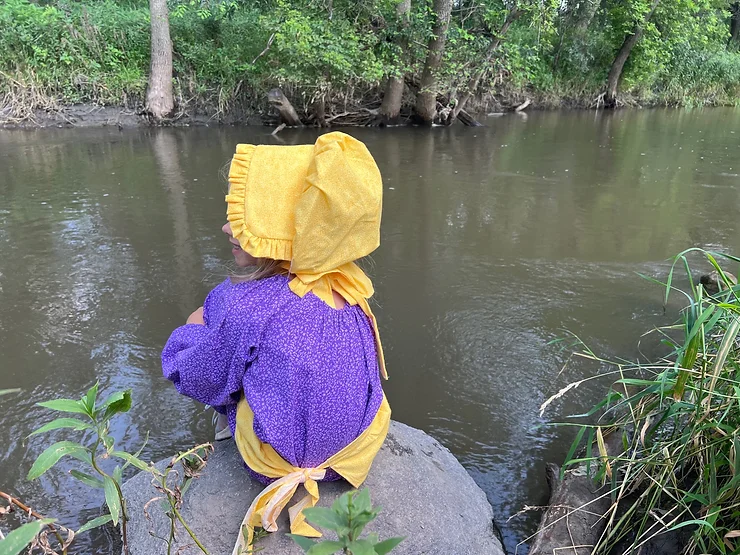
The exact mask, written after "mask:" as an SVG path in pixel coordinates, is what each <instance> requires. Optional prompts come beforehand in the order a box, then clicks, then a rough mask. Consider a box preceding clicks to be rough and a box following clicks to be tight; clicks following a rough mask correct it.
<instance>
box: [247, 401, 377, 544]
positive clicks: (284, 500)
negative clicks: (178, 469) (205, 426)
mask: <svg viewBox="0 0 740 555" xmlns="http://www.w3.org/2000/svg"><path fill="white" fill-rule="evenodd" d="M390 421H391V407H390V405H389V404H388V401H387V400H386V398H385V395H384V396H383V402H382V403H381V405H380V408H379V409H378V413H377V414H376V415H375V418H373V421H372V422H371V424H370V426H368V428H367V429H366V430H365V431H364V432H362V433H361V434H360V435H359V436H358V437H357V439H355V440H354V441H353V442H352V443H350V444H349V445H347V447H345V448H344V449H342V450H341V451H339V452H338V453H337V454H336V455H333V456H332V457H329V458H328V459H327V460H326V461H325V462H324V463H323V464H320V465H319V466H317V467H316V468H298V467H295V466H293V465H292V464H290V463H289V462H287V461H286V460H285V459H283V458H282V457H281V456H280V455H279V454H278V453H277V451H275V449H273V448H272V447H271V446H270V445H269V444H267V443H262V442H261V441H260V440H259V438H258V437H257V435H256V434H255V433H254V413H253V412H252V409H251V408H250V406H249V404H248V403H247V401H246V399H244V398H243V397H242V399H241V401H239V404H238V406H237V412H236V433H235V434H234V440H235V441H236V446H237V448H238V449H239V453H240V454H241V456H242V458H243V459H244V462H245V463H247V466H249V468H251V469H252V470H253V471H255V472H257V473H259V474H262V475H263V476H267V477H268V478H276V481H275V482H273V483H272V484H270V485H269V486H267V487H266V488H265V489H264V490H263V491H262V493H260V494H259V495H258V496H257V497H256V498H255V499H254V501H253V502H252V505H251V506H250V507H249V510H248V511H247V514H246V515H245V516H244V520H243V521H242V524H241V526H240V527H239V538H238V540H237V543H236V545H235V546H234V551H233V553H232V555H238V554H239V553H240V552H241V550H242V549H244V547H245V545H246V546H249V545H251V544H252V539H253V537H254V529H255V528H264V529H265V530H267V531H268V532H275V531H276V530H277V528H278V527H277V518H278V516H279V515H280V513H281V512H282V510H283V509H284V508H285V506H286V505H287V504H288V502H289V501H290V500H291V498H292V497H293V495H294V494H295V492H296V490H297V489H298V486H299V485H300V484H303V485H304V487H305V488H306V491H307V492H308V494H307V495H306V496H305V497H303V499H301V500H300V501H299V502H298V503H296V504H295V505H293V506H292V507H291V508H290V509H288V514H289V516H290V531H291V532H292V533H293V534H299V535H301V536H308V537H313V538H316V537H320V536H321V533H320V532H318V531H317V530H316V529H314V528H312V527H311V526H310V525H309V524H308V523H307V522H306V518H305V517H304V516H303V509H305V508H306V507H313V506H314V505H316V503H317V502H318V500H319V486H318V484H317V483H316V482H317V481H319V480H322V479H323V478H324V476H325V474H326V470H327V469H328V468H331V469H332V470H334V471H335V472H337V473H338V474H339V475H340V476H342V477H343V478H344V479H345V480H347V481H348V482H349V483H350V484H352V485H353V486H354V487H355V488H357V487H359V486H360V485H361V484H362V482H364V481H365V478H367V474H368V472H369V471H370V466H371V465H372V463H373V460H374V459H375V455H377V453H378V451H379V450H380V447H381V446H382V445H383V441H385V436H386V434H387V433H388V427H389V426H390ZM245 526H246V527H247V538H246V544H245V539H244V534H243V533H242V530H243V529H244V527H245Z"/></svg>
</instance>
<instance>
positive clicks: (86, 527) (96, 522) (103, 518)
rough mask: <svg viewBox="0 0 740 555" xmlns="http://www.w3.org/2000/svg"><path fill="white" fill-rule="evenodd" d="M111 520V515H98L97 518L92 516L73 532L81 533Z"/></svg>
mask: <svg viewBox="0 0 740 555" xmlns="http://www.w3.org/2000/svg"><path fill="white" fill-rule="evenodd" d="M111 520H113V517H112V516H111V515H103V516H99V517H98V518H94V519H92V520H91V521H90V522H87V523H85V524H83V525H82V526H81V527H80V529H79V530H77V532H75V534H82V532H87V531H88V530H92V529H93V528H98V527H100V526H103V525H105V524H108V523H109V522H110V521H111Z"/></svg>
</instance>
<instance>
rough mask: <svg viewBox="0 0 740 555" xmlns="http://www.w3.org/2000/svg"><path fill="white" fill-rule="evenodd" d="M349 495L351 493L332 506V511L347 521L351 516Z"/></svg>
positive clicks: (341, 496) (340, 497)
mask: <svg viewBox="0 0 740 555" xmlns="http://www.w3.org/2000/svg"><path fill="white" fill-rule="evenodd" d="M349 493H350V492H347V493H345V494H343V495H340V496H339V497H338V498H337V500H336V501H334V503H332V506H331V510H332V511H334V513H335V514H337V515H338V516H341V517H344V518H345V519H346V518H347V516H349ZM304 513H305V511H304Z"/></svg>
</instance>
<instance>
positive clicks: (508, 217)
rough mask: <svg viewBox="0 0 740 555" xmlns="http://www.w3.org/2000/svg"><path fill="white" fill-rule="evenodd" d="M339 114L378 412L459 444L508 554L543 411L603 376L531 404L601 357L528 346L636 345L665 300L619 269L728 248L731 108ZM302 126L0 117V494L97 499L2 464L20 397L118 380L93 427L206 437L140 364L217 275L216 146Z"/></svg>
mask: <svg viewBox="0 0 740 555" xmlns="http://www.w3.org/2000/svg"><path fill="white" fill-rule="evenodd" d="M350 132H351V133H353V134H355V135H356V136H357V137H358V138H360V139H361V140H363V141H365V142H366V143H367V145H368V147H369V148H370V150H371V152H372V153H373V154H374V155H375V157H376V159H377V161H378V164H379V166H380V168H381V171H382V173H383V177H384V183H385V199H384V215H383V229H382V245H381V247H380V249H379V250H378V251H377V252H376V253H375V255H374V257H373V259H374V268H373V269H372V275H373V277H374V280H375V284H376V289H377V297H376V301H377V308H376V315H377V316H378V319H379V321H380V325H381V330H382V333H383V338H384V344H385V346H386V357H387V361H388V369H389V372H390V374H391V380H390V381H389V382H388V383H387V384H386V386H387V387H386V390H387V394H388V397H389V400H390V402H391V405H392V406H393V410H394V417H395V418H396V419H398V420H400V421H402V422H405V423H407V424H410V425H412V426H416V427H418V428H421V429H423V430H425V431H427V432H428V433H430V434H431V435H433V436H434V437H435V438H437V439H439V440H440V441H441V442H442V443H443V444H444V445H445V446H447V447H448V448H449V449H450V450H451V451H452V452H453V453H454V454H455V455H456V456H457V457H458V458H459V459H460V461H461V462H462V463H463V465H464V466H465V467H466V468H467V469H468V471H469V472H470V474H471V475H472V477H473V478H474V479H475V480H476V482H477V483H478V484H479V485H480V486H481V487H482V488H483V489H484V490H485V492H486V494H487V495H488V498H489V500H490V501H491V503H492V505H493V506H494V509H495V514H496V518H497V521H498V524H499V526H500V527H501V528H502V530H503V533H504V537H505V541H506V545H507V548H508V549H509V550H510V551H512V552H514V550H515V549H516V545H517V543H518V542H520V541H522V540H524V539H525V538H526V536H527V535H528V534H530V533H531V532H532V531H533V528H534V527H535V525H536V522H537V520H538V518H539V513H538V512H536V511H535V512H530V513H527V514H525V515H522V516H515V517H514V518H512V519H511V520H509V521H508V522H507V520H508V519H509V517H511V516H512V515H514V514H515V513H517V512H518V511H519V510H520V509H522V508H523V507H524V506H525V505H530V506H534V505H540V504H542V503H544V502H545V501H546V499H547V485H546V482H545V479H544V461H546V460H550V461H555V462H560V461H561V460H562V458H563V457H564V455H565V453H566V451H567V449H568V445H569V442H570V441H571V439H572V432H571V431H569V430H568V429H563V428H553V427H549V426H546V424H548V423H550V422H556V421H561V420H562V419H564V418H565V416H567V415H568V414H572V413H574V412H580V411H582V410H583V409H584V408H586V407H588V406H590V404H592V403H593V402H595V401H596V400H597V399H598V398H599V396H600V395H601V394H602V393H603V388H604V386H605V384H604V382H601V383H599V382H598V381H594V382H590V383H587V384H584V385H583V386H581V387H580V388H579V389H577V390H575V391H573V392H571V393H569V394H568V395H566V396H565V397H563V398H562V399H560V400H559V401H558V402H556V403H554V404H553V405H552V407H551V409H550V410H549V411H547V412H546V413H545V415H544V416H542V417H541V416H540V415H539V410H538V409H539V406H540V405H541V403H542V402H543V401H544V400H545V399H547V398H548V397H549V396H550V395H552V394H553V393H555V392H556V391H558V389H559V388H561V387H563V386H564V385H566V384H567V383H569V382H571V381H574V380H577V379H580V378H583V377H586V376H588V375H590V374H593V373H595V372H598V371H600V370H601V368H600V367H598V366H596V365H594V364H587V363H585V362H579V361H577V360H576V361H574V362H573V363H571V364H568V365H565V368H564V369H563V366H564V364H565V363H566V360H567V356H568V355H567V352H561V351H560V350H559V348H558V347H557V346H554V345H549V344H548V343H549V342H550V341H552V340H554V339H556V338H558V337H563V336H564V335H565V333H566V332H565V330H568V331H570V332H573V333H575V334H577V335H578V336H579V337H581V339H583V340H584V341H585V342H586V343H587V344H588V345H589V346H590V347H591V348H592V349H593V350H594V351H596V352H597V353H599V354H602V355H604V356H623V357H633V356H636V355H637V354H638V341H639V339H640V336H641V334H643V333H644V332H646V331H648V330H649V329H651V328H652V327H654V326H657V325H663V324H668V323H670V322H671V321H673V320H674V319H675V318H676V317H677V312H676V309H675V307H669V310H668V311H667V313H664V311H663V307H662V290H661V288H660V287H659V286H656V285H653V284H651V283H650V282H648V281H647V280H645V279H643V278H642V277H640V276H639V275H638V274H644V275H647V276H650V277H654V278H658V279H663V278H665V276H666V273H667V271H668V268H669V265H670V264H669V262H667V260H668V259H669V258H670V257H672V256H673V255H675V254H676V253H678V252H679V251H681V250H682V249H685V248H687V247H691V246H702V247H707V248H711V249H714V250H721V251H726V252H731V253H735V254H738V253H740V234H738V232H737V227H736V223H737V220H738V212H739V211H740V111H733V110H727V109H713V110H704V111H623V112H617V113H616V114H601V113H594V112H573V113H533V114H530V115H529V116H528V117H519V116H507V117H502V118H498V119H496V118H491V119H489V120H487V121H486V127H484V128H477V129H474V128H463V127H453V128H449V129H443V128H440V129H436V128H435V129H432V130H427V129H414V128H397V129H383V130H379V129H354V130H351V131H350ZM317 134H318V131H316V130H304V131H283V132H282V133H281V134H280V135H279V139H275V138H273V137H271V136H270V130H269V129H267V128H260V127H251V128H197V129H196V128H193V129H164V130H124V131H118V130H111V129H79V130H69V129H64V130H38V131H0V388H5V387H20V388H22V390H23V391H22V392H21V393H20V394H16V395H12V396H5V397H1V398H0V415H1V416H0V419H1V422H2V426H0V489H2V490H5V491H11V492H14V493H17V494H19V495H20V496H21V497H23V498H24V499H25V500H27V501H28V502H29V503H31V504H32V505H33V506H34V508H36V509H37V510H39V511H40V512H42V513H44V514H48V515H51V516H55V517H57V518H60V519H61V521H62V522H63V523H65V524H68V525H70V526H74V525H76V524H78V523H79V522H81V521H83V520H84V519H85V518H88V517H90V516H91V515H96V514H97V512H96V511H97V510H98V507H99V506H100V505H101V503H102V495H100V494H99V492H98V491H92V492H91V491H89V490H87V489H86V487H85V486H81V485H80V484H78V483H76V482H74V480H72V479H71V478H70V477H68V476H67V475H66V474H65V472H64V471H65V470H66V469H68V468H70V467H71V466H72V465H71V464H66V463H65V464H62V465H61V467H60V468H59V469H55V470H53V471H50V472H49V473H47V474H46V475H45V476H44V477H42V478H41V479H40V480H38V481H36V482H32V483H29V482H26V481H25V479H24V476H25V474H26V472H27V471H28V469H29V468H30V465H31V464H32V462H33V460H34V458H35V456H37V455H38V454H39V453H40V452H41V451H42V450H43V449H44V447H45V446H46V445H48V442H50V441H51V439H52V438H54V439H56V440H59V439H63V438H64V434H62V433H52V434H50V436H52V437H50V438H42V437H34V438H31V439H25V437H26V436H27V434H28V433H29V432H30V431H31V430H33V429H34V428H36V427H38V426H39V425H40V424H41V423H43V422H45V421H46V419H48V418H49V414H48V411H46V410H45V409H41V408H39V407H36V406H34V403H36V402H39V401H42V400H46V399H50V398H55V397H78V396H79V395H80V394H81V393H82V392H83V391H84V390H86V389H87V388H88V387H90V386H91V385H92V384H93V383H94V382H95V381H96V380H99V381H100V384H101V388H102V390H103V391H104V392H105V393H108V392H111V391H114V390H119V389H123V388H131V389H133V395H134V407H133V409H132V411H131V412H130V413H129V414H127V415H126V416H124V417H121V418H119V419H118V420H117V421H116V422H115V423H114V426H113V431H114V434H115V436H116V437H117V438H118V440H119V444H120V445H121V446H122V447H125V448H127V449H130V450H135V449H136V448H137V447H138V446H139V445H140V444H141V442H142V441H143V440H144V438H145V436H146V434H149V443H148V445H147V447H146V449H145V451H144V456H145V457H146V458H147V459H158V458H163V457H165V456H167V455H169V454H172V453H174V452H175V451H176V450H177V449H181V448H185V447H189V446H192V445H193V444H195V443H197V442H202V441H207V440H209V439H210V434H211V429H210V419H209V416H208V415H207V414H206V413H204V411H203V410H202V408H201V407H199V406H198V405H196V404H195V403H194V402H191V401H189V400H186V399H184V398H181V397H179V396H178V395H177V394H176V393H175V391H174V389H173V388H172V387H171V386H170V384H169V383H168V382H167V381H166V380H164V379H163V378H162V376H161V370H160V366H159V352H160V349H161V347H162V345H163V344H164V342H165V341H166V339H167V337H168V335H169V333H170V331H171V330H172V329H173V328H174V327H176V326H178V325H180V324H181V323H182V322H184V320H185V318H186V317H187V315H188V314H189V313H190V312H191V311H192V310H193V309H194V308H195V307H197V306H199V305H200V304H201V303H202V301H203V298H204V296H205V295H206V293H207V292H208V291H209V289H210V288H211V287H212V286H213V285H215V284H216V283H218V282H219V281H220V280H221V279H223V276H224V275H225V273H226V272H227V271H228V270H227V269H226V268H225V267H224V262H225V261H227V260H228V259H229V258H230V253H229V248H228V244H227V243H226V241H225V238H224V237H223V235H222V234H221V232H220V227H221V225H222V223H223V221H224V213H225V204H224V202H223V195H224V192H225V187H226V185H225V181H224V179H223V175H222V173H223V172H222V170H223V167H224V165H225V164H226V163H227V161H228V159H229V157H230V155H231V153H232V152H233V148H234V145H235V144H236V143H238V142H257V143H268V144H271V143H277V142H284V143H286V144H295V143H307V142H312V141H313V140H314V139H315V137H316V136H317ZM736 270H737V269H736V268H735V269H731V271H736ZM645 348H648V349H649V348H650V347H649V346H648V347H645ZM98 541H100V540H98ZM81 545H83V546H84V545H85V544H84V543H82V544H81ZM101 545H102V544H98V545H97V547H96V548H95V550H96V551H99V552H104V551H105V548H104V547H101ZM86 549H87V548H80V551H81V552H85V551H86ZM90 549H91V550H92V548H90ZM524 552H526V547H520V548H519V553H524Z"/></svg>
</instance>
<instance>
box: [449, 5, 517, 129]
mask: <svg viewBox="0 0 740 555" xmlns="http://www.w3.org/2000/svg"><path fill="white" fill-rule="evenodd" d="M520 14H521V12H520V11H519V9H518V8H514V9H513V10H511V11H510V12H509V13H508V14H507V15H506V19H505V20H504V23H503V25H501V29H499V31H498V33H496V37H495V38H494V39H493V40H492V41H491V44H490V45H489V46H488V50H486V56H485V58H484V59H483V61H482V62H481V64H480V69H478V71H477V72H476V73H474V74H473V77H472V78H471V79H470V81H469V82H468V88H467V90H466V91H465V94H463V95H462V97H461V98H460V100H459V101H458V102H457V103H456V104H455V108H454V109H453V110H452V117H451V118H450V119H449V120H448V121H449V123H450V124H451V123H453V122H454V121H455V119H457V117H458V116H459V115H460V113H461V112H463V111H464V110H465V105H466V104H467V103H468V101H469V100H470V99H471V98H472V97H473V95H474V94H475V91H476V89H477V88H478V85H479V84H480V80H481V79H482V78H483V75H484V74H485V73H486V71H488V66H489V64H490V63H491V60H492V59H493V55H494V54H495V53H496V50H498V47H499V46H500V45H501V40H502V39H503V37H504V35H505V34H506V32H507V31H508V30H509V27H511V24H512V23H514V21H516V20H517V18H518V17H519V15H520Z"/></svg>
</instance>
